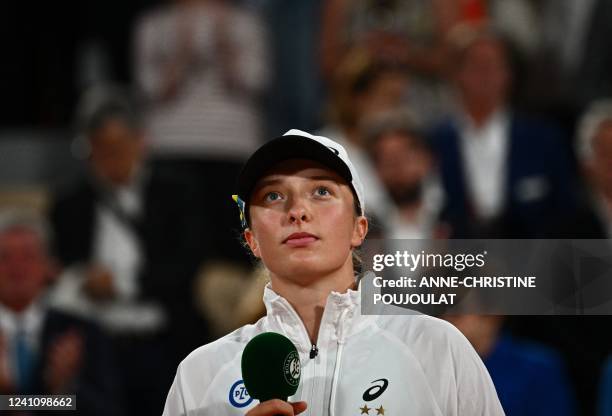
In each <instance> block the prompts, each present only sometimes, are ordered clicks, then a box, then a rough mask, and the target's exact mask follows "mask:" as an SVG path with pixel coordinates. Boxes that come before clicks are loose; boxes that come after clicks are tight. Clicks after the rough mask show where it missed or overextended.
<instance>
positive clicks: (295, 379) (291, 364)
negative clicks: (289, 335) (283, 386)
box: [283, 351, 300, 387]
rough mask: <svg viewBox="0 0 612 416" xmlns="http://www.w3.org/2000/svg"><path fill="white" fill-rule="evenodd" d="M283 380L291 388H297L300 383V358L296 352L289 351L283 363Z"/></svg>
mask: <svg viewBox="0 0 612 416" xmlns="http://www.w3.org/2000/svg"><path fill="white" fill-rule="evenodd" d="M283 373H284V374H285V380H286V381H287V383H289V384H290V385H291V386H294V387H295V386H297V385H298V383H299V382H300V356H299V355H298V353H297V351H291V352H290V353H289V354H288V355H287V357H286V358H285V362H284V363H283Z"/></svg>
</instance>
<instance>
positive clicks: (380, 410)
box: [376, 404, 385, 415]
mask: <svg viewBox="0 0 612 416" xmlns="http://www.w3.org/2000/svg"><path fill="white" fill-rule="evenodd" d="M376 414H377V415H384V414H385V409H384V407H382V404H381V405H380V407H379V408H378V409H376Z"/></svg>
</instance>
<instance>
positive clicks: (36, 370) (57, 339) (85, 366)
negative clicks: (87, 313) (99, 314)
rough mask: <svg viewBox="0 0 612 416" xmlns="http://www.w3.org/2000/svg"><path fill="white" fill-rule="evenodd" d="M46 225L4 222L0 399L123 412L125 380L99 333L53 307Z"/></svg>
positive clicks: (0, 222)
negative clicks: (43, 399) (64, 398)
mask: <svg viewBox="0 0 612 416" xmlns="http://www.w3.org/2000/svg"><path fill="white" fill-rule="evenodd" d="M52 270H53V262H52V260H51V258H50V257H49V255H48V252H47V247H46V244H45V232H44V228H43V225H42V224H41V223H40V222H38V221H36V220H35V219H33V217H32V218H30V217H25V216H18V215H16V214H4V215H3V217H2V218H1V219H0V394H76V396H77V397H76V401H77V403H76V404H77V410H78V413H79V414H86V415H108V414H118V413H119V412H120V411H121V409H120V407H119V405H118V403H119V402H118V392H117V385H118V381H119V379H118V377H117V373H116V371H115V363H114V359H113V355H112V349H111V345H110V343H109V340H108V339H107V338H106V337H105V336H104V335H103V334H102V332H100V330H99V329H98V327H97V326H96V325H95V324H93V323H91V322H88V321H85V320H82V319H79V318H77V317H75V316H72V315H69V314H66V313H62V312H59V311H57V310H55V309H53V308H50V307H49V306H48V305H47V303H46V299H45V292H46V288H47V286H48V284H49V280H50V277H51V276H52V274H53V273H52Z"/></svg>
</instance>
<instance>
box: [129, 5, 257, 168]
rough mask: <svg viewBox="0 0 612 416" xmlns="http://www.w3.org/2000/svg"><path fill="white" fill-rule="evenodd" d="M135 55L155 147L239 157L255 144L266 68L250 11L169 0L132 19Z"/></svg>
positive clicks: (179, 152)
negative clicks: (259, 96) (134, 24)
mask: <svg viewBox="0 0 612 416" xmlns="http://www.w3.org/2000/svg"><path fill="white" fill-rule="evenodd" d="M135 57H136V60H135V68H134V69H135V75H136V80H137V83H138V86H139V87H140V89H141V90H142V92H143V94H144V95H145V98H146V99H147V101H148V103H149V111H148V116H147V130H148V134H149V137H150V140H151V146H152V150H153V151H154V152H155V153H157V154H163V155H168V156H192V157H204V158H213V157H220V158H230V159H231V158H234V159H241V158H243V157H245V156H246V155H249V154H250V153H251V152H252V151H253V150H254V149H255V148H256V147H257V145H258V140H259V139H260V137H259V133H260V126H259V122H260V120H259V111H258V108H257V97H258V95H259V94H260V93H261V92H262V90H263V88H264V86H265V85H266V81H267V75H268V74H267V61H266V58H267V56H266V39H265V37H264V32H263V28H262V27H261V25H260V23H259V21H258V20H257V19H256V18H255V16H253V15H251V14H249V13H247V12H246V11H245V10H243V9H241V8H239V7H238V6H237V5H236V4H235V3H233V2H230V1H225V0H183V1H174V2H172V4H168V5H164V6H162V7H160V8H158V9H156V10H153V11H151V12H149V13H147V14H146V15H144V16H143V17H142V18H141V19H140V20H139V22H138V25H137V27H136V39H135Z"/></svg>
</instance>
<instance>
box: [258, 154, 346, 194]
mask: <svg viewBox="0 0 612 416" xmlns="http://www.w3.org/2000/svg"><path fill="white" fill-rule="evenodd" d="M294 179H299V180H331V181H334V182H337V183H338V184H341V185H342V184H344V185H348V184H347V183H346V181H345V180H344V178H342V176H340V175H339V174H338V173H336V171H334V170H333V169H330V168H328V167H327V166H325V165H323V164H321V163H319V162H315V161H314V160H309V159H288V160H284V161H282V162H279V163H277V164H276V165H274V166H273V167H272V168H270V169H269V170H268V171H267V172H266V173H265V174H264V175H263V176H262V177H261V178H259V180H258V181H257V184H256V186H255V188H260V187H261V186H264V185H265V184H267V183H273V182H281V181H291V180H294Z"/></svg>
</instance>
